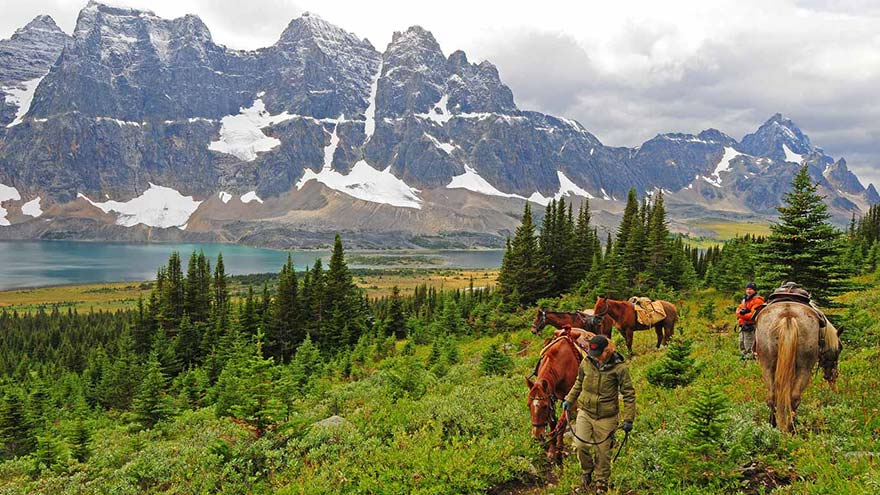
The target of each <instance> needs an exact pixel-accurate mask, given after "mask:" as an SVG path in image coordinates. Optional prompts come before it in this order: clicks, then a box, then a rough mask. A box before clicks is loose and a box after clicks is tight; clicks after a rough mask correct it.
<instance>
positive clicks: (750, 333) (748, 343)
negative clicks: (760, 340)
mask: <svg viewBox="0 0 880 495" xmlns="http://www.w3.org/2000/svg"><path fill="white" fill-rule="evenodd" d="M754 348H755V327H752V329H751V330H740V332H739V350H740V352H742V355H743V357H744V358H745V359H752V358H754V354H753V352H754V351H753V350H754Z"/></svg>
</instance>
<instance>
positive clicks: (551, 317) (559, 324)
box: [532, 308, 614, 339]
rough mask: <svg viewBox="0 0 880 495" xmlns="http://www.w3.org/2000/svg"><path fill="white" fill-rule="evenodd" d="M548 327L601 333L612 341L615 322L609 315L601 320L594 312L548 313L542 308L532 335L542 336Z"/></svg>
mask: <svg viewBox="0 0 880 495" xmlns="http://www.w3.org/2000/svg"><path fill="white" fill-rule="evenodd" d="M547 325H552V326H554V327H556V328H558V329H560V330H561V329H562V328H564V327H566V326H567V327H570V328H582V329H585V330H589V331H590V332H592V333H601V334H602V335H604V336H606V337H608V338H609V339H610V338H611V329H612V326H613V325H614V320H612V319H611V318H610V317H609V316H607V315H606V316H603V317H601V318H599V317H597V316H595V315H594V314H593V311H592V310H586V311H575V312H566V311H547V310H546V309H544V308H541V309H539V310H538V313H537V314H536V315H535V319H534V321H532V333H533V334H535V335H540V334H541V330H543V329H544V327H546V326H547Z"/></svg>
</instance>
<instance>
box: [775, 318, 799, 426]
mask: <svg viewBox="0 0 880 495" xmlns="http://www.w3.org/2000/svg"><path fill="white" fill-rule="evenodd" d="M775 330H776V335H777V344H776V345H777V349H776V374H775V376H774V378H773V387H774V395H775V396H776V425H777V427H778V428H779V429H780V430H781V431H788V430H789V428H790V426H791V419H792V411H791V392H792V389H793V388H794V386H795V383H794V382H795V358H796V357H797V346H798V331H799V330H800V326H799V325H798V321H797V319H796V318H795V317H794V316H792V315H791V314H785V315H783V316H782V318H780V319H779V321H778V322H777V323H776V328H775Z"/></svg>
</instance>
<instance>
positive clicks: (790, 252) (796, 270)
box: [761, 165, 849, 305]
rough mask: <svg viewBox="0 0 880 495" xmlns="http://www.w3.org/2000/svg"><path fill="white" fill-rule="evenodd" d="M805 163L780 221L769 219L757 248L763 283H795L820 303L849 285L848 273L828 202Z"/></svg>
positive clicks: (787, 198)
mask: <svg viewBox="0 0 880 495" xmlns="http://www.w3.org/2000/svg"><path fill="white" fill-rule="evenodd" d="M817 190H818V184H817V183H813V181H812V180H811V179H810V175H809V173H808V169H807V166H806V165H804V166H803V167H801V169H800V171H799V172H798V173H797V174H796V175H795V177H794V179H793V180H792V183H791V190H790V191H788V192H787V193H786V194H785V196H784V197H783V203H784V204H783V205H781V206H778V207H777V208H776V209H777V210H778V211H779V221H778V222H776V223H774V224H772V225H771V226H770V229H771V231H772V234H770V236H768V237H767V240H766V242H765V243H764V245H763V249H762V251H761V260H762V262H763V266H764V268H765V269H764V274H763V280H764V281H765V283H766V284H767V285H770V286H774V287H775V286H778V285H779V284H780V283H782V282H786V281H792V282H797V283H798V284H800V285H801V286H803V287H805V288H806V289H808V290H809V291H811V293H812V294H813V297H814V298H816V299H817V301H818V302H819V303H820V304H823V305H829V304H830V303H831V300H830V299H831V297H833V296H835V295H837V294H840V293H841V292H843V290H845V288H846V287H847V283H846V279H847V278H848V276H849V273H847V270H846V267H845V266H843V264H842V263H841V247H842V246H841V244H840V243H839V239H840V235H841V232H840V231H839V230H837V229H836V228H835V227H834V226H833V225H831V223H829V221H828V220H829V218H831V214H830V213H829V212H828V206H827V205H826V204H825V203H824V202H823V201H822V200H823V199H824V198H823V196H820V195H819V194H818V193H817V192H816V191H817Z"/></svg>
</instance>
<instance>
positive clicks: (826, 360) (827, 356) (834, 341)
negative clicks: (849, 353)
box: [819, 325, 843, 389]
mask: <svg viewBox="0 0 880 495" xmlns="http://www.w3.org/2000/svg"><path fill="white" fill-rule="evenodd" d="M821 331H823V332H825V339H824V340H825V346H824V347H823V348H822V349H819V365H820V366H821V367H822V378H824V379H825V381H826V382H828V384H829V385H831V388H832V389H834V386H835V385H836V383H837V375H838V374H839V370H838V368H837V362H838V359H839V358H840V351H842V350H843V342H841V341H840V338H839V337H838V335H837V330H836V329H835V328H834V327H833V326H830V325H828V326H826V327H825V328H824V329H822V330H821Z"/></svg>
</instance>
